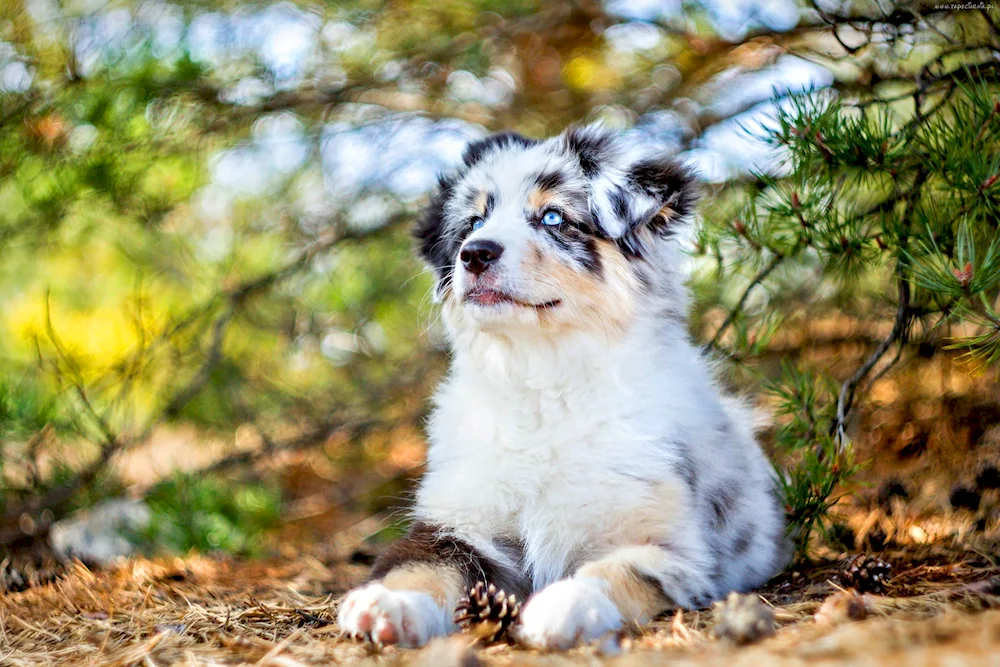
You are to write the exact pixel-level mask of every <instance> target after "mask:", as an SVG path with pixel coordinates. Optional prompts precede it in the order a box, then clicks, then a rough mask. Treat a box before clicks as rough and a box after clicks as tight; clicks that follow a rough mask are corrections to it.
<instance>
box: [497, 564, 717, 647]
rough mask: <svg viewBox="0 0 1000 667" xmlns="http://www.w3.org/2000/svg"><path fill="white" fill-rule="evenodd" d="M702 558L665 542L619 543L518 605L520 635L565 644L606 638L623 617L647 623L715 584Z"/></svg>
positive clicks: (698, 601)
mask: <svg viewBox="0 0 1000 667" xmlns="http://www.w3.org/2000/svg"><path fill="white" fill-rule="evenodd" d="M707 571H708V570H707V568H706V567H705V564H704V563H699V562H696V561H692V560H691V559H689V558H686V557H685V558H682V557H680V555H679V554H677V553H675V552H674V551H673V550H671V549H670V548H669V547H667V546H659V545H644V546H631V547H622V548H619V549H616V550H615V551H613V552H611V553H610V554H609V555H607V556H605V557H603V558H601V559H598V560H595V561H591V562H589V563H586V564H585V565H583V566H582V567H581V568H580V569H579V570H577V571H576V573H575V574H574V575H573V576H572V577H570V578H568V579H563V580H561V581H557V582H556V583H554V584H552V585H550V586H548V587H546V588H545V589H543V590H541V591H540V592H538V593H537V594H536V595H535V596H534V597H532V598H531V599H530V600H529V601H528V604H527V605H525V607H524V609H523V610H522V611H521V625H520V628H519V629H518V635H517V636H518V639H519V641H521V642H523V643H525V644H527V645H529V646H532V647H535V648H540V649H566V648H570V647H572V646H574V645H576V644H580V643H589V642H591V641H593V640H602V639H608V638H610V637H612V636H613V635H614V633H615V632H616V631H617V630H618V629H619V628H621V627H622V625H623V624H625V623H646V622H647V621H649V620H650V619H651V618H653V617H654V616H656V615H657V614H659V613H660V612H663V611H665V610H667V609H670V608H674V607H696V606H699V605H702V604H706V603H707V602H709V601H710V600H711V599H712V598H713V597H715V595H716V592H715V591H714V590H713V588H712V585H711V583H710V580H709V577H708V576H707V574H706V572H707Z"/></svg>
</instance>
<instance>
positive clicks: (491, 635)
mask: <svg viewBox="0 0 1000 667" xmlns="http://www.w3.org/2000/svg"><path fill="white" fill-rule="evenodd" d="M520 612H521V603H520V602H518V601H517V596H516V595H507V594H506V593H505V592H504V591H503V590H498V589H497V587H496V586H494V585H493V584H488V585H487V583H486V582H485V581H479V582H477V583H476V585H475V586H474V587H472V588H470V589H469V595H468V596H467V597H464V598H462V599H461V600H459V602H458V604H457V605H456V606H455V623H457V624H458V625H459V626H460V627H461V628H462V629H463V630H468V631H470V632H472V634H474V635H475V636H476V637H479V638H480V639H482V640H483V641H486V642H495V641H498V640H499V639H501V638H502V637H503V636H504V634H505V633H506V632H507V630H508V629H510V626H511V625H513V624H514V622H515V621H516V620H517V617H518V614H519V613H520Z"/></svg>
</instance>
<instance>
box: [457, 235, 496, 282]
mask: <svg viewBox="0 0 1000 667" xmlns="http://www.w3.org/2000/svg"><path fill="white" fill-rule="evenodd" d="M502 254H503V246H502V245H500V244H499V243H497V242H496V241H488V240H486V239H476V240H475V241H469V242H468V243H466V244H465V247H464V248H462V252H461V253H460V254H459V257H461V259H462V265H463V266H465V268H466V269H467V270H468V271H469V272H470V273H475V274H476V275H477V276H478V275H479V274H480V273H482V272H483V271H485V270H486V269H487V268H488V267H489V265H490V264H491V263H492V262H495V261H496V260H497V259H498V258H499V257H500V255H502Z"/></svg>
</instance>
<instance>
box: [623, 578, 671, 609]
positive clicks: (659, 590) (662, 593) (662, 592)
mask: <svg viewBox="0 0 1000 667" xmlns="http://www.w3.org/2000/svg"><path fill="white" fill-rule="evenodd" d="M629 569H631V570H632V574H633V575H634V576H635V578H636V579H638V580H639V581H641V582H643V583H644V584H646V585H647V586H649V588H651V589H652V590H653V591H655V592H656V594H657V595H658V596H659V597H660V598H662V599H663V607H662V608H661V609H660V610H658V611H657V613H660V612H663V611H666V610H667V609H673V608H675V607H677V601H676V600H674V598H673V596H671V595H670V593H668V592H667V590H666V589H665V588H664V587H663V582H661V581H660V580H659V579H657V578H656V577H654V576H652V575H650V574H647V573H645V572H643V571H642V570H640V569H638V568H637V567H634V566H633V567H630V568H629ZM653 615H654V616H655V615H656V614H653Z"/></svg>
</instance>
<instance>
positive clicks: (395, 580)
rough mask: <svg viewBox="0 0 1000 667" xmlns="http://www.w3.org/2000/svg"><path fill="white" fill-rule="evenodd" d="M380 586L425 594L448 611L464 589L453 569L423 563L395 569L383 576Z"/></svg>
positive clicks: (457, 573)
mask: <svg viewBox="0 0 1000 667" xmlns="http://www.w3.org/2000/svg"><path fill="white" fill-rule="evenodd" d="M382 585H383V586H385V587H386V588H388V589H389V590H393V591H418V592H420V593H427V594H428V595H430V596H431V597H432V598H434V601H435V602H437V603H438V604H440V605H441V606H443V607H446V608H449V609H450V608H452V607H454V606H455V603H456V602H457V601H458V599H459V598H460V597H461V596H462V592H463V588H464V586H463V584H462V577H461V575H460V574H459V572H458V570H456V569H455V568H454V567H450V566H447V565H428V564H425V563H415V564H413V565H404V566H402V567H397V568H396V569H394V570H392V571H390V572H389V574H387V575H385V577H384V578H383V579H382Z"/></svg>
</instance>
